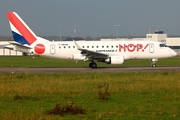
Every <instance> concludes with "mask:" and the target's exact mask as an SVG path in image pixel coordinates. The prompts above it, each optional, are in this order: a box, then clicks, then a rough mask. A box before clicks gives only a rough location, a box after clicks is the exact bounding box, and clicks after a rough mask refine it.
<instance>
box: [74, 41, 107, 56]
mask: <svg viewBox="0 0 180 120" xmlns="http://www.w3.org/2000/svg"><path fill="white" fill-rule="evenodd" d="M73 41H74V40H73ZM74 44H75V46H76V47H77V49H78V50H80V51H81V54H83V55H85V56H86V57H90V58H107V57H108V56H109V55H107V54H103V53H98V52H95V51H91V50H87V49H82V48H81V47H80V46H79V45H78V44H77V42H76V41H74Z"/></svg>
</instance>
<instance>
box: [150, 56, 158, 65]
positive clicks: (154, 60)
mask: <svg viewBox="0 0 180 120" xmlns="http://www.w3.org/2000/svg"><path fill="white" fill-rule="evenodd" d="M156 61H158V59H157V58H153V59H152V64H151V66H152V67H156Z"/></svg>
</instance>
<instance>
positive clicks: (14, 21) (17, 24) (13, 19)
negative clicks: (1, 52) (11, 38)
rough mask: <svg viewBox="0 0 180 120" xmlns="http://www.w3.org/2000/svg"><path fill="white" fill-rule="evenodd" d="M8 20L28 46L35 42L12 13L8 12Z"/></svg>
mask: <svg viewBox="0 0 180 120" xmlns="http://www.w3.org/2000/svg"><path fill="white" fill-rule="evenodd" d="M8 19H9V21H10V22H11V23H12V24H13V25H14V27H15V28H16V29H17V30H18V31H19V32H20V33H21V35H22V36H23V37H24V38H25V39H26V40H27V42H28V43H29V44H32V43H33V42H34V41H36V37H35V36H34V35H33V34H32V33H31V32H30V31H29V30H28V29H27V28H26V26H25V25H24V24H23V23H22V22H21V21H20V20H19V19H18V17H17V16H16V15H15V14H14V13H13V12H8ZM14 32H15V31H14Z"/></svg>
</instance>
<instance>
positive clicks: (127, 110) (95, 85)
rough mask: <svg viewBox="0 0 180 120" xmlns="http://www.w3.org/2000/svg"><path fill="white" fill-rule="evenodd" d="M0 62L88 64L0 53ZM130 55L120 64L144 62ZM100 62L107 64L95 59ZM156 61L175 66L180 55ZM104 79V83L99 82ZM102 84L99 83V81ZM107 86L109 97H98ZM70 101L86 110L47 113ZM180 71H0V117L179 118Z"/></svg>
mask: <svg viewBox="0 0 180 120" xmlns="http://www.w3.org/2000/svg"><path fill="white" fill-rule="evenodd" d="M0 61H1V62H0V67H8V66H22V67H31V66H34V67H37V66H39V67H44V66H45V67H61V66H66V67H68V66H80V67H82V66H87V65H88V62H78V63H77V64H76V63H75V62H74V61H66V60H57V59H49V58H42V57H35V58H33V57H32V56H27V57H0ZM150 63H151V61H150V60H136V61H135V60H131V61H127V62H125V64H123V66H148V65H150ZM98 65H99V66H105V65H106V64H98ZM157 66H180V62H179V58H171V59H161V60H159V61H158V62H157ZM104 84H106V85H109V86H108V87H104V86H103V85H104ZM99 86H102V87H99ZM104 91H106V92H108V99H107V100H101V99H99V97H100V93H104ZM69 103H74V105H75V106H80V107H81V108H83V109H85V110H86V113H85V114H77V115H71V114H65V115H48V114H46V111H48V110H52V109H53V108H54V107H55V106H56V105H57V104H60V106H64V105H67V104H69ZM179 118H180V73H179V72H157V73H153V72H150V73H148V72H142V73H84V72H83V73H54V74H50V73H49V74H30V73H24V74H22V73H17V74H2V73H1V74H0V119H2V120H25V119H26V120H27V119H28V120H37V119H39V120H41V119H43V120H44V119H48V120H49V119H50V120H56V119H60V120H61V119H62V120H67V119H68V120H69V119H73V120H74V119H85V120H91V119H97V120H104V119H115V120H116V119H117V120H119V119H123V120H124V119H127V120H129V119H138V120H139V119H150V120H152V119H163V120H164V119H179Z"/></svg>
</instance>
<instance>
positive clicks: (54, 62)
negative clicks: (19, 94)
mask: <svg viewBox="0 0 180 120" xmlns="http://www.w3.org/2000/svg"><path fill="white" fill-rule="evenodd" d="M0 61H1V62H0V67H10V66H20V67H87V66H88V64H89V62H84V61H78V62H77V63H76V61H71V60H59V59H53V58H45V57H39V56H19V57H16V56H14V57H12V56H7V57H4V56H1V57H0ZM97 64H98V66H151V60H127V61H125V62H124V64H122V65H108V64H105V63H100V62H98V63H97ZM157 66H180V59H179V57H175V58H168V59H159V61H158V62H157Z"/></svg>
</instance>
